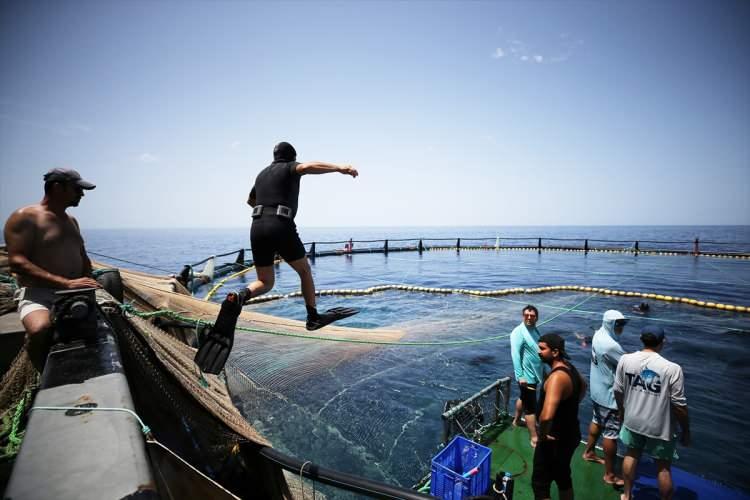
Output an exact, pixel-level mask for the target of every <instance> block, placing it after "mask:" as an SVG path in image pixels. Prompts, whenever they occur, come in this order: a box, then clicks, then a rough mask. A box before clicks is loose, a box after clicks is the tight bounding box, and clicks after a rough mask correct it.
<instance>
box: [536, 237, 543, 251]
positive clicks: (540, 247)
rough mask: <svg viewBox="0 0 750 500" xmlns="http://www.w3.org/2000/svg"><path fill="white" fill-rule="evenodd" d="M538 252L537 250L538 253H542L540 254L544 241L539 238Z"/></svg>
mask: <svg viewBox="0 0 750 500" xmlns="http://www.w3.org/2000/svg"><path fill="white" fill-rule="evenodd" d="M536 250H537V253H540V254H541V253H542V239H541V238H539V241H537V244H536Z"/></svg>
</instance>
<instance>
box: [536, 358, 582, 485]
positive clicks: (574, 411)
mask: <svg viewBox="0 0 750 500" xmlns="http://www.w3.org/2000/svg"><path fill="white" fill-rule="evenodd" d="M556 371H564V372H566V373H567V374H568V376H569V377H570V380H571V381H572V383H573V392H572V393H571V394H570V396H569V397H568V398H567V399H564V400H562V401H560V405H559V406H558V407H557V411H556V412H555V417H554V419H553V420H552V428H551V429H550V431H549V435H550V436H552V437H554V438H556V439H555V440H554V441H552V440H550V441H547V440H545V441H542V440H539V442H538V443H537V445H536V449H535V450H534V472H533V473H532V475H531V485H532V487H533V489H534V496H535V497H536V498H550V485H551V484H552V481H555V482H556V483H557V488H558V489H559V490H569V489H571V488H572V487H573V481H572V480H571V477H570V459H571V458H572V457H573V453H574V452H575V450H576V448H577V447H578V444H579V443H580V441H581V426H580V424H579V422H578V403H579V401H580V394H581V378H580V375H579V374H578V370H576V368H575V366H573V365H570V364H568V365H567V366H564V367H563V366H560V367H558V368H555V369H554V370H552V371H551V372H550V375H552V373H554V372H556ZM548 377H549V375H548ZM544 398H545V391H544V386H542V391H541V395H540V398H539V405H538V408H539V413H540V415H541V412H542V409H543V408H544ZM537 419H539V415H537Z"/></svg>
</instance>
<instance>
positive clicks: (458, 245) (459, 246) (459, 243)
mask: <svg viewBox="0 0 750 500" xmlns="http://www.w3.org/2000/svg"><path fill="white" fill-rule="evenodd" d="M456 253H461V238H459V239H457V240H456Z"/></svg>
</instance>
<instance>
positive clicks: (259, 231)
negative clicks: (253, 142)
mask: <svg viewBox="0 0 750 500" xmlns="http://www.w3.org/2000/svg"><path fill="white" fill-rule="evenodd" d="M297 165H299V163H297V162H296V161H291V162H287V161H284V160H277V161H274V162H273V163H271V164H270V165H269V166H267V167H266V168H264V169H263V170H262V171H261V172H260V173H259V174H258V177H256V179H255V185H254V186H253V189H252V191H251V192H250V196H251V197H252V196H253V194H255V202H256V205H263V207H264V210H263V214H262V215H260V216H258V217H255V218H253V225H252V228H251V229H250V245H251V247H252V251H253V262H254V264H255V265H256V266H270V265H272V264H273V258H274V256H275V255H276V253H277V252H278V253H279V254H280V255H281V257H283V258H284V260H285V261H287V262H292V261H295V260H298V259H301V258H302V257H304V256H305V247H304V246H303V245H302V241H300V239H299V235H298V234H297V226H296V224H295V223H294V216H295V215H297V205H298V199H299V181H300V175H299V174H298V173H297ZM279 205H283V206H286V207H289V208H290V209H291V212H292V213H291V218H288V217H283V216H280V215H276V211H275V207H278V206H279Z"/></svg>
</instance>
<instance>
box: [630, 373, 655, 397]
mask: <svg viewBox="0 0 750 500" xmlns="http://www.w3.org/2000/svg"><path fill="white" fill-rule="evenodd" d="M625 375H627V377H628V382H629V383H630V387H631V388H632V389H640V390H641V391H644V392H650V393H652V394H660V393H661V377H660V376H659V374H658V373H656V372H655V371H653V370H649V369H648V368H646V369H645V370H643V371H642V372H641V373H626V374H625Z"/></svg>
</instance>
